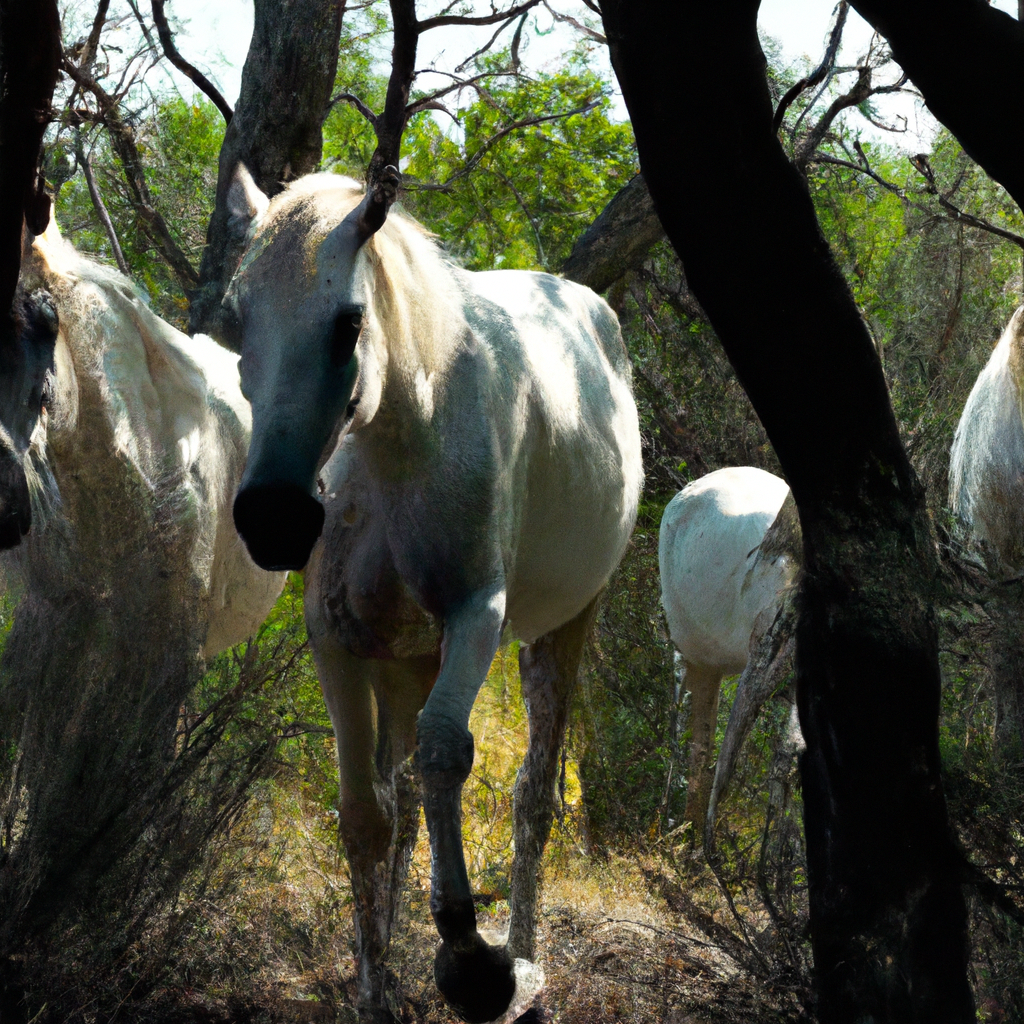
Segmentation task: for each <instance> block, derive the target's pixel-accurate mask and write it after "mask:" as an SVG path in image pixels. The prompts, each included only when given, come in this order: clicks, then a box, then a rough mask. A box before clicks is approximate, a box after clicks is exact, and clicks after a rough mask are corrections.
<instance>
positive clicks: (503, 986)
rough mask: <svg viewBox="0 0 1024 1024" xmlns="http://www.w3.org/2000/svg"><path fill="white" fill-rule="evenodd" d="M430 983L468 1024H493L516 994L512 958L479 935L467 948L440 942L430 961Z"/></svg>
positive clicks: (504, 950) (502, 948) (499, 947)
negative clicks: (431, 968)
mask: <svg viewBox="0 0 1024 1024" xmlns="http://www.w3.org/2000/svg"><path fill="white" fill-rule="evenodd" d="M434 981H435V982H436V983H437V987H438V989H439V991H440V992H441V995H443V996H444V998H445V1000H446V1001H447V1003H448V1005H449V1006H450V1007H451V1008H452V1009H453V1010H454V1011H455V1012H456V1013H457V1014H458V1015H459V1016H460V1017H461V1018H462V1019H463V1020H464V1021H468V1022H469V1024H486V1022H487V1021H491V1020H497V1019H498V1018H499V1017H500V1016H501V1015H502V1014H503V1013H504V1012H505V1011H506V1010H507V1009H508V1007H509V1004H510V1003H511V1002H512V997H513V996H514V995H515V992H516V978H515V972H514V970H513V965H512V957H511V956H509V954H508V950H507V949H506V948H505V947H504V946H490V945H488V944H487V943H486V942H484V940H483V939H481V938H480V936H479V935H475V936H474V941H473V943H472V945H471V946H469V948H463V949H459V950H456V949H453V948H452V947H451V946H450V945H449V944H448V943H447V942H442V943H441V945H440V946H439V947H438V949H437V955H436V956H435V957H434Z"/></svg>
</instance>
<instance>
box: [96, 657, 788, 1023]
mask: <svg viewBox="0 0 1024 1024" xmlns="http://www.w3.org/2000/svg"><path fill="white" fill-rule="evenodd" d="M471 725H472V729H473V731H474V734H475V736H476V737H477V759H476V764H475V767H474V772H473V775H472V777H471V779H470V782H469V783H468V784H467V786H466V792H465V798H464V809H465V826H464V834H465V845H466V853H467V861H468V864H469V867H470V875H471V879H472V882H473V886H474V890H475V891H476V892H478V893H480V901H481V906H480V911H479V921H480V927H481V930H482V931H483V932H484V933H485V934H487V935H488V937H489V938H490V939H491V940H492V941H497V940H500V939H501V937H502V934H503V931H504V929H505V928H507V916H508V904H507V902H506V899H505V898H506V896H507V886H508V869H509V867H510V859H511V850H510V838H511V794H512V787H513V784H514V780H515V774H516V771H517V769H518V765H519V762H520V761H521V759H522V756H523V754H524V753H525V746H526V721H525V713H524V709H523V706H522V701H521V698H520V695H519V682H518V671H517V661H516V652H515V650H514V649H512V650H508V651H504V652H502V653H501V654H500V655H499V657H498V658H497V659H496V661H495V664H494V666H493V668H492V671H491V674H490V676H489V677H488V680H487V682H486V684H485V686H484V689H483V690H482V692H481V696H480V700H479V701H478V705H477V708H476V710H475V712H474V717H473V721H472V723H471ZM325 742H327V741H325ZM295 782H296V779H295V778H293V779H292V783H293V784H290V785H271V784H268V785H267V786H265V787H264V789H263V791H262V792H261V794H260V796H259V799H257V800H255V801H254V802H253V804H252V806H251V808H250V811H249V813H248V815H247V817H246V820H245V821H244V823H243V825H242V827H241V828H240V830H239V831H238V832H237V833H236V835H235V837H234V840H233V847H232V849H231V851H230V855H229V856H228V857H227V858H226V859H225V860H224V861H223V862H222V865H221V867H220V868H219V869H218V870H219V871H220V872H221V873H222V874H223V875H224V878H223V879H220V880H219V881H220V882H221V883H223V884H216V883H217V881H218V880H214V881H215V884H212V885H209V884H208V885H207V886H206V890H207V891H208V892H209V893H210V895H209V896H203V897H201V898H200V899H201V902H199V903H195V904H192V905H190V906H189V908H188V909H189V912H190V913H191V914H193V915H194V916H195V921H194V924H193V927H191V928H190V929H189V930H188V934H187V935H186V936H184V937H183V939H182V941H181V942H180V944H179V945H178V947H177V949H176V950H175V954H174V963H173V965H172V966H171V970H170V972H169V977H168V983H167V984H165V985H163V986H162V987H161V988H160V989H159V990H157V991H155V992H153V993H152V994H151V996H150V997H149V998H147V999H146V1000H145V1005H144V1006H141V1005H140V1006H138V1007H137V1008H130V1007H123V1008H122V1012H121V1013H120V1014H119V1015H118V1019H123V1020H143V1019H145V1020H147V1021H156V1020H158V1019H159V1020H168V1021H169V1020H193V1021H195V1020H206V1021H223V1022H227V1021H229V1020H230V1021H243V1020H244V1021H268V1022H270V1021H319V1020H324V1021H333V1020H338V1021H348V1022H355V1021H356V1019H357V1018H356V1015H355V1011H354V1009H353V1003H354V996H355V964H354V960H353V957H352V926H351V919H350V913H351V905H350V896H349V891H348V879H347V872H346V866H345V862H344V858H343V856H340V855H339V853H338V850H337V846H336V839H335V829H334V822H333V818H332V815H331V813H330V812H329V811H325V809H324V803H323V801H322V799H318V798H317V794H316V792H315V787H310V786H309V785H306V784H305V783H303V785H296V784H294V783H295ZM582 815H583V807H582V803H581V799H580V788H579V783H578V781H577V778H576V771H575V765H574V763H573V761H572V760H571V758H570V759H568V760H567V763H566V786H565V801H564V805H563V815H562V818H561V820H560V821H556V823H555V827H554V829H553V833H552V839H551V842H550V844H549V847H548V851H547V854H546V857H545V863H544V877H543V885H542V895H541V900H542V909H541V914H540V932H539V936H538V951H539V960H540V962H541V964H542V966H543V968H544V971H545V974H546V978H547V985H546V988H545V989H544V991H543V993H542V999H543V1004H544V1007H546V1009H547V1011H548V1013H549V1014H550V1015H551V1017H552V1018H553V1020H554V1021H558V1022H562V1024H603V1022H612V1021H622V1022H632V1021H636V1022H641V1021H643V1022H652V1021H664V1022H671V1024H683V1022H692V1024H697V1022H705V1021H706V1022H719V1021H722V1022H726V1021H737V1022H739V1021H743V1022H745V1024H750V1022H755V1021H766V1022H767V1021H783V1020H797V1019H799V1018H800V1011H799V1000H798V999H797V998H796V996H795V995H794V992H793V991H792V990H791V988H786V987H785V986H781V987H777V988H776V989H775V990H772V989H771V988H770V987H769V986H767V985H764V984H762V983H761V982H759V981H758V980H757V975H758V974H761V975H763V974H764V972H763V971H761V970H759V969H757V965H756V962H755V960H754V957H753V956H752V954H751V952H750V950H749V949H747V948H746V947H745V946H744V944H743V942H742V941H741V939H740V938H738V936H737V929H736V925H735V922H734V921H733V919H732V918H731V915H730V913H729V910H728V907H727V905H726V903H725V901H724V899H723V898H722V895H721V891H720V890H719V888H718V887H717V884H716V883H715V881H714V879H713V876H712V875H711V874H710V872H709V871H708V870H707V869H706V867H704V866H703V861H702V860H700V859H699V858H696V857H694V856H693V854H692V851H690V850H689V849H688V848H687V846H686V843H685V835H684V837H683V839H682V840H678V839H676V838H673V837H669V838H667V839H663V840H661V841H659V842H657V843H655V844H653V845H652V844H651V843H650V842H649V841H648V839H647V837H645V838H644V840H643V841H642V842H640V843H638V848H645V849H644V852H638V853H635V854H633V855H631V856H621V855H614V854H613V855H610V856H606V857H604V858H595V857H591V856H589V855H588V853H587V851H586V849H585V848H584V844H583V839H582V836H583V835H584V830H583V827H582ZM429 866H430V854H429V846H428V843H427V837H426V830H425V828H421V831H420V838H419V842H418V845H417V848H416V852H415V855H414V858H413V864H412V869H411V871H410V875H409V883H408V890H407V899H406V907H407V911H406V914H405V916H404V919H403V920H402V922H401V925H400V928H399V930H398V933H397V934H396V936H395V939H394V943H393V949H392V954H391V964H390V966H391V968H392V969H393V971H394V972H395V975H396V976H397V978H398V980H399V983H400V986H401V990H402V993H403V997H404V1001H403V1003H402V1005H401V1006H400V1007H395V1009H396V1010H399V1012H400V1015H401V1017H402V1019H403V1020H404V1021H407V1022H414V1021H415V1022H423V1024H447V1022H451V1021H454V1020H455V1018H454V1016H453V1015H452V1014H451V1013H450V1012H449V1011H448V1009H447V1008H446V1007H445V1006H444V1004H443V1002H442V1001H441V999H440V997H439V996H438V994H437V992H436V990H435V988H434V985H433V981H432V960H433V952H434V948H435V946H436V942H437V939H436V933H435V931H434V928H433V924H432V922H431V920H430V913H429ZM763 916H764V915H763V912H761V914H760V917H759V916H758V915H756V914H751V915H750V920H751V921H752V922H753V925H752V926H751V927H752V928H753V929H754V930H755V931H756V930H757V929H759V928H763V927H764V925H765V922H764V921H763V920H760V918H762V917H763ZM752 964H753V967H754V969H753V970H752V969H751V966H752ZM94 1019H98V1018H94ZM541 1019H543V1018H541Z"/></svg>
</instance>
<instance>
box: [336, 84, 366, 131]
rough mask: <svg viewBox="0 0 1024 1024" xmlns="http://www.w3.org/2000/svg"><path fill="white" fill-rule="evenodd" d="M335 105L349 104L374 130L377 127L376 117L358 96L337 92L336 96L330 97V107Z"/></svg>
mask: <svg viewBox="0 0 1024 1024" xmlns="http://www.w3.org/2000/svg"><path fill="white" fill-rule="evenodd" d="M336 103H351V104H352V106H353V107H355V108H356V110H358V111H359V113H360V114H362V115H363V117H365V118H366V120H367V121H369V122H370V124H371V125H373V126H374V128H376V127H377V115H376V114H375V113H374V112H373V111H372V110H371V109H370V108H369V107H368V106H367V105H366V104H365V103H364V102H363V101H362V100H361V99H360V98H359V97H358V96H354V95H353V94H352V93H350V92H339V93H338V95H337V96H332V97H331V106H332V107H333V106H334V105H335V104H336Z"/></svg>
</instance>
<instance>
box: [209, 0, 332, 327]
mask: <svg viewBox="0 0 1024 1024" xmlns="http://www.w3.org/2000/svg"><path fill="white" fill-rule="evenodd" d="M345 2H346V0H256V22H255V25H254V26H253V34H252V42H251V43H250V45H249V54H248V56H247V57H246V59H245V66H244V68H243V69H242V89H241V93H240V95H239V97H238V104H237V105H236V107H235V111H234V116H233V117H232V118H231V122H230V124H229V125H228V128H227V131H226V132H225V135H224V144H223V146H221V151H220V171H219V175H218V178H217V201H216V206H215V207H214V211H213V216H212V217H211V218H210V226H209V228H208V229H207V233H206V248H205V249H204V250H203V261H202V266H201V267H200V271H199V287H198V288H197V289H196V291H195V293H194V294H193V296H192V305H191V313H190V319H189V329H190V331H191V332H192V333H193V334H196V333H204V334H210V335H212V336H213V337H215V338H216V339H217V340H218V341H220V342H222V343H223V344H226V345H229V346H230V347H236V341H235V331H234V329H233V325H232V324H231V322H230V320H229V318H228V317H227V316H226V312H225V310H223V309H222V308H221V300H222V299H223V298H224V291H225V289H226V288H227V286H228V283H229V281H230V280H231V277H232V275H233V274H234V272H235V268H236V267H237V265H238V260H239V259H240V258H241V255H242V250H243V249H244V248H245V239H244V238H236V237H232V235H231V232H230V230H229V225H228V206H227V197H228V189H229V188H230V186H231V180H232V176H233V175H234V172H235V167H236V166H237V165H238V164H239V163H240V162H241V163H244V164H245V166H246V167H247V168H248V169H249V172H250V174H252V176H253V179H254V180H255V182H256V184H257V185H259V187H260V188H261V189H262V190H263V191H264V192H265V193H266V194H267V195H268V196H274V195H276V194H277V193H278V192H280V191H281V189H282V188H283V187H284V183H286V182H288V181H290V180H291V179H293V178H298V177H300V176H301V175H303V174H307V173H309V172H310V171H312V170H314V169H315V168H316V166H317V164H318V163H319V162H320V154H321V152H322V149H323V135H322V130H323V123H324V121H325V119H326V118H327V114H328V113H329V111H330V102H331V90H332V89H333V87H334V77H335V74H336V73H337V69H338V45H339V41H340V38H341V19H342V15H343V14H344V11H345Z"/></svg>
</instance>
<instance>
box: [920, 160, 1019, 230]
mask: <svg viewBox="0 0 1024 1024" xmlns="http://www.w3.org/2000/svg"><path fill="white" fill-rule="evenodd" d="M909 159H910V162H911V164H913V165H914V168H915V169H916V170H917V171H918V173H920V174H921V175H922V176H923V177H924V179H925V181H927V182H928V185H927V189H926V190H927V191H928V192H929V193H930V194H931V195H933V196H935V198H936V199H937V200H938V201H939V206H941V207H942V208H943V209H944V210H946V211H947V212H948V213H949V214H950V215H951V218H952V219H953V220H956V221H959V222H961V223H963V224H968V225H969V226H970V227H973V228H980V229H981V230H983V231H990V232H991V233H992V234H994V235H999V236H1000V237H1001V238H1006V239H1008V240H1009V241H1011V242H1013V243H1014V244H1016V245H1019V246H1020V247H1021V248H1022V249H1024V238H1022V237H1021V236H1020V235H1017V234H1015V233H1014V232H1012V231H1007V230H1005V229H1004V228H1000V227H997V226H996V225H995V224H993V223H991V222H990V221H987V220H985V219H984V218H983V217H975V216H974V214H972V213H967V212H966V211H965V210H961V209H960V208H959V207H958V206H954V205H953V203H951V202H950V201H949V199H947V198H946V196H944V195H943V194H942V193H941V192H940V191H939V187H938V185H937V184H936V182H935V172H934V171H933V170H932V167H931V164H929V163H928V157H927V156H926V155H925V154H923V153H919V154H917V156H912V157H910V158H909Z"/></svg>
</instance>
